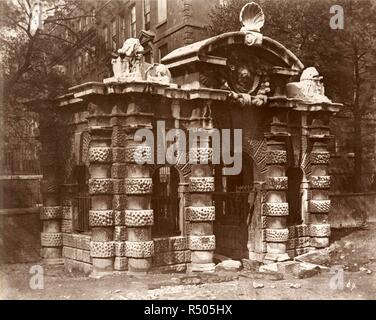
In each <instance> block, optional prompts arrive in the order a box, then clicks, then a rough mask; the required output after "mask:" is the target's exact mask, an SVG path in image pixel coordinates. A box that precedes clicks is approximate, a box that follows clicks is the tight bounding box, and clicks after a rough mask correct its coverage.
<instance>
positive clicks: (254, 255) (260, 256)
mask: <svg viewBox="0 0 376 320" xmlns="http://www.w3.org/2000/svg"><path fill="white" fill-rule="evenodd" d="M264 258H265V253H258V252H252V251H250V252H249V260H253V261H259V262H263V261H264Z"/></svg>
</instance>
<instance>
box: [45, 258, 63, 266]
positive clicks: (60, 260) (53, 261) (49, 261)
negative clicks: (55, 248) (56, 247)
mask: <svg viewBox="0 0 376 320" xmlns="http://www.w3.org/2000/svg"><path fill="white" fill-rule="evenodd" d="M43 263H44V264H47V265H59V264H64V258H46V259H43Z"/></svg>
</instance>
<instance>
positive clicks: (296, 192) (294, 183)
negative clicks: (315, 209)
mask: <svg viewBox="0 0 376 320" xmlns="http://www.w3.org/2000/svg"><path fill="white" fill-rule="evenodd" d="M286 176H287V178H288V189H287V202H288V204H289V215H288V216H287V225H288V226H293V225H299V224H302V223H303V216H302V196H303V193H302V189H301V183H302V181H303V177H304V172H303V170H302V169H301V168H300V167H289V168H288V169H287V170H286Z"/></svg>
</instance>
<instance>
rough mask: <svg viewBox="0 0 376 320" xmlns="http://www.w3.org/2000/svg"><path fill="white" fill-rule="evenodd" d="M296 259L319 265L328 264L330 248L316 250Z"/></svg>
mask: <svg viewBox="0 0 376 320" xmlns="http://www.w3.org/2000/svg"><path fill="white" fill-rule="evenodd" d="M294 260H295V261H299V262H306V263H312V264H317V265H326V264H328V263H329V261H330V254H329V250H326V249H323V250H314V251H310V252H307V253H304V254H301V255H298V256H296V257H295V258H294Z"/></svg>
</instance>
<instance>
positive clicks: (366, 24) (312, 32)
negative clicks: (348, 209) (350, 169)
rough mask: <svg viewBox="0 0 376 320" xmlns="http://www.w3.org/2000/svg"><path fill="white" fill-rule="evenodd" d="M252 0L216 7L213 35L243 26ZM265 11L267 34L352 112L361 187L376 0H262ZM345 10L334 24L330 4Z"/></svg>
mask: <svg viewBox="0 0 376 320" xmlns="http://www.w3.org/2000/svg"><path fill="white" fill-rule="evenodd" d="M247 2H249V1H247V0H228V1H227V2H226V3H225V4H223V5H218V6H216V7H215V8H214V9H213V10H212V12H211V14H210V18H211V22H210V24H209V25H208V26H207V30H208V32H209V34H210V35H217V34H220V33H224V32H229V31H234V30H239V29H240V24H239V15H238V14H239V12H240V10H241V8H242V6H243V5H244V4H246V3H247ZM256 2H258V3H259V4H260V5H261V7H262V8H263V11H264V13H265V26H264V28H263V30H262V33H263V34H265V35H267V36H269V37H271V38H273V39H275V40H277V41H279V42H281V43H282V44H284V45H285V46H286V47H287V48H289V49H290V50H291V51H292V52H294V53H295V54H296V55H297V56H298V57H299V58H300V59H301V60H302V62H303V64H304V65H305V66H315V67H317V68H318V69H319V70H320V73H321V74H322V75H323V76H324V80H325V84H326V89H327V94H328V95H329V96H331V97H332V98H333V100H335V101H338V102H342V103H344V106H345V107H344V109H345V110H344V111H345V112H349V113H350V114H351V116H352V117H353V120H354V121H353V141H354V173H353V181H354V185H353V191H355V192H361V191H362V188H363V186H362V182H361V179H362V172H363V153H364V149H365V148H367V147H369V146H364V145H363V140H364V139H363V136H364V133H363V132H362V117H363V116H364V115H365V114H367V113H370V112H374V111H375V107H376V105H375V99H374V97H375V93H376V92H375V78H376V77H375V70H376V63H375V61H376V45H375V44H376V43H375V41H376V19H375V18H374V17H375V16H376V1H375V0H335V1H332V0H310V1H305V0H260V1H256ZM332 5H340V6H342V8H343V10H344V29H337V30H333V29H331V28H330V24H329V21H330V18H331V17H332V14H330V7H331V6H332Z"/></svg>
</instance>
